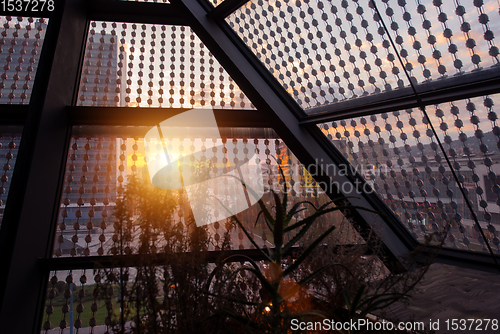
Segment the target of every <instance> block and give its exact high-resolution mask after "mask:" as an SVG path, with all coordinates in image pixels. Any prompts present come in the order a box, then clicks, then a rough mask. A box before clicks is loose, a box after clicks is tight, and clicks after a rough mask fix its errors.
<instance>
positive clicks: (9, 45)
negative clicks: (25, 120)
mask: <svg viewBox="0 0 500 334" xmlns="http://www.w3.org/2000/svg"><path fill="white" fill-rule="evenodd" d="M0 23H1V24H2V29H1V35H2V36H1V37H0V66H1V67H0V103H6V104H28V103H29V101H30V96H31V90H32V88H33V81H34V79H35V74H36V69H37V67H38V59H39V58H40V51H41V50H42V44H43V39H44V38H45V31H46V28H47V23H48V19H44V18H32V17H29V18H28V17H16V18H14V17H11V16H0Z"/></svg>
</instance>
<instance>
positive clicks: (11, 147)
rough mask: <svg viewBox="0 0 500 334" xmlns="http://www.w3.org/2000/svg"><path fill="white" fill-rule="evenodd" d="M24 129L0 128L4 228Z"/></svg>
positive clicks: (0, 194)
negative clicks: (6, 208)
mask: <svg viewBox="0 0 500 334" xmlns="http://www.w3.org/2000/svg"><path fill="white" fill-rule="evenodd" d="M21 131H22V128H17V127H12V128H5V127H3V128H0V158H1V159H2V174H1V177H0V227H1V226H2V219H3V212H4V210H5V202H6V201H7V196H8V195H9V188H10V181H11V178H12V173H13V172H14V166H15V165H16V159H17V151H18V150H19V143H20V141H21Z"/></svg>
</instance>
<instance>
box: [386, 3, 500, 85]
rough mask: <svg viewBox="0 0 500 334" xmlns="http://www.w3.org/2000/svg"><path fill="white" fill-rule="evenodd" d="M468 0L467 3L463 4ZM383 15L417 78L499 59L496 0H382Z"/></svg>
mask: <svg viewBox="0 0 500 334" xmlns="http://www.w3.org/2000/svg"><path fill="white" fill-rule="evenodd" d="M461 2H462V4H461ZM377 3H378V4H379V8H378V9H379V11H380V12H381V14H382V19H383V20H384V21H385V22H386V24H387V26H388V29H389V30H390V31H391V34H392V37H393V39H394V41H395V42H396V44H397V45H398V46H397V48H398V52H399V53H400V54H401V56H402V57H403V62H404V63H405V66H406V69H407V70H408V71H409V72H410V75H411V76H412V77H413V78H414V80H415V81H416V82H419V83H420V82H425V81H427V80H432V79H439V78H445V77H446V76H448V75H454V74H462V73H465V72H470V71H473V70H479V69H481V68H486V67H490V66H495V65H498V60H499V59H498V53H499V52H498V47H496V46H495V41H494V36H495V33H499V32H500V30H499V28H498V25H496V24H492V23H491V22H490V18H494V17H498V2H495V1H483V0H481V1H454V2H452V3H449V2H446V1H441V0H439V1H434V0H433V1H431V0H418V1H395V0H391V1H378V2H377Z"/></svg>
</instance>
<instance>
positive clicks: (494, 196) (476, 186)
mask: <svg viewBox="0 0 500 334" xmlns="http://www.w3.org/2000/svg"><path fill="white" fill-rule="evenodd" d="M499 99H500V96H499V95H492V96H485V97H479V98H474V99H466V100H459V101H452V102H449V103H442V104H439V105H435V106H428V107H427V108H426V111H427V113H428V115H429V118H430V121H431V123H429V122H428V121H427V118H426V117H425V115H424V113H423V112H422V111H421V110H420V109H408V110H401V111H395V112H392V113H383V114H378V115H372V116H366V117H358V118H353V119H346V120H342V121H335V122H328V123H323V124H320V125H318V126H319V127H320V129H321V130H322V131H323V132H324V134H325V135H326V136H327V137H328V138H329V139H330V140H331V141H332V143H333V144H334V145H335V146H336V147H338V148H339V149H340V150H341V151H342V152H343V153H344V155H345V157H346V158H347V159H348V161H349V162H350V163H351V164H352V166H356V168H357V170H358V172H359V173H360V174H361V176H363V177H364V178H365V180H366V181H367V182H368V183H369V184H370V185H371V186H372V188H373V189H374V190H375V191H376V192H377V193H378V194H379V195H380V196H381V197H382V198H383V199H384V200H385V202H386V204H387V205H388V206H389V207H390V208H391V209H392V210H393V211H394V212H395V213H396V214H397V215H398V216H399V218H400V219H401V221H402V222H403V223H404V225H405V226H406V227H407V228H408V229H409V231H410V232H411V233H412V234H413V235H414V236H415V238H417V239H418V240H420V241H424V240H425V239H426V238H428V237H429V235H430V234H432V233H433V232H438V231H440V232H443V231H446V230H447V229H449V232H448V235H447V239H446V246H448V247H456V248H461V249H469V250H474V251H484V252H486V251H487V249H486V244H485V241H484V238H483V237H482V235H481V233H480V229H479V226H477V224H476V223H475V219H474V215H473V213H474V214H475V216H476V217H477V218H478V220H479V223H480V227H481V228H482V229H483V232H484V234H485V236H486V238H487V239H488V241H489V243H490V245H491V246H492V248H493V249H494V250H496V252H497V253H498V252H500V242H499V238H498V230H499V229H500V177H499V176H498V174H499V173H500V128H499V126H498V117H497V113H496V112H495V110H494V108H495V107H494V105H495V104H498V103H499V101H500V100H499ZM431 124H432V125H433V127H434V128H435V130H436V133H437V137H436V136H435V135H434V132H433V131H432V129H431V126H430V125H431ZM440 143H441V144H442V145H443V148H444V151H443V150H441V147H440V145H439V144H440ZM446 157H448V159H449V161H450V163H451V165H452V168H453V171H454V172H455V173H456V176H457V178H458V183H457V181H456V178H455V176H454V175H453V173H452V170H451V169H450V167H449V164H448V163H447V161H446ZM459 184H460V186H461V187H462V188H463V190H464V192H465V194H466V196H467V198H468V200H469V201H470V205H471V207H472V210H473V213H472V212H471V211H470V210H469V207H468V205H467V202H466V201H465V200H464V197H463V196H462V193H461V191H460V188H459V186H458V185H459Z"/></svg>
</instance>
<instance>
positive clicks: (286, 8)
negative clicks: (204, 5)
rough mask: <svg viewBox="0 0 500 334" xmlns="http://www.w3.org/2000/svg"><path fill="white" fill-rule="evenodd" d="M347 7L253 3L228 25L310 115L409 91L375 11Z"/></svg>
mask: <svg viewBox="0 0 500 334" xmlns="http://www.w3.org/2000/svg"><path fill="white" fill-rule="evenodd" d="M342 5H346V6H345V7H344V8H343V7H342V6H340V3H336V2H326V3H325V2H322V1H318V0H312V1H288V0H286V1H275V2H272V3H271V2H267V1H262V0H254V1H251V2H249V3H247V4H246V5H245V6H243V7H241V8H240V9H238V10H237V11H236V12H235V13H233V14H232V15H230V16H229V17H228V18H227V21H228V23H229V24H230V26H231V27H232V28H233V29H234V30H235V31H236V32H237V33H238V35H239V36H240V37H241V38H242V40H243V41H244V42H245V43H246V44H247V45H248V46H249V47H250V48H251V50H252V52H253V53H254V54H255V55H256V56H257V57H258V58H259V59H260V60H261V61H262V63H264V64H265V66H266V67H267V68H268V69H269V71H270V72H271V73H272V74H273V75H274V76H275V77H276V78H277V79H278V80H279V82H280V83H281V84H282V85H283V87H284V88H285V89H286V90H287V91H288V92H289V93H290V94H291V95H292V96H293V97H294V98H295V100H296V101H297V102H298V103H299V104H300V105H301V106H302V107H303V108H304V109H306V110H307V109H310V108H313V107H317V106H320V105H325V104H330V103H335V102H338V101H342V100H347V99H352V98H356V97H360V96H365V95H369V94H374V93H380V92H383V91H389V90H392V89H396V88H401V87H404V86H406V85H407V84H408V82H405V80H406V78H405V76H404V74H403V73H402V71H401V69H400V66H399V64H398V62H397V59H396V56H395V53H394V51H393V50H392V48H391V46H390V43H389V41H388V40H387V39H386V38H385V36H384V35H383V34H382V35H380V34H378V33H377V31H379V30H380V28H381V24H380V22H374V21H373V20H372V15H373V13H372V10H371V9H370V8H369V7H368V6H361V4H359V3H357V2H348V1H343V2H342ZM382 32H383V30H382Z"/></svg>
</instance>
